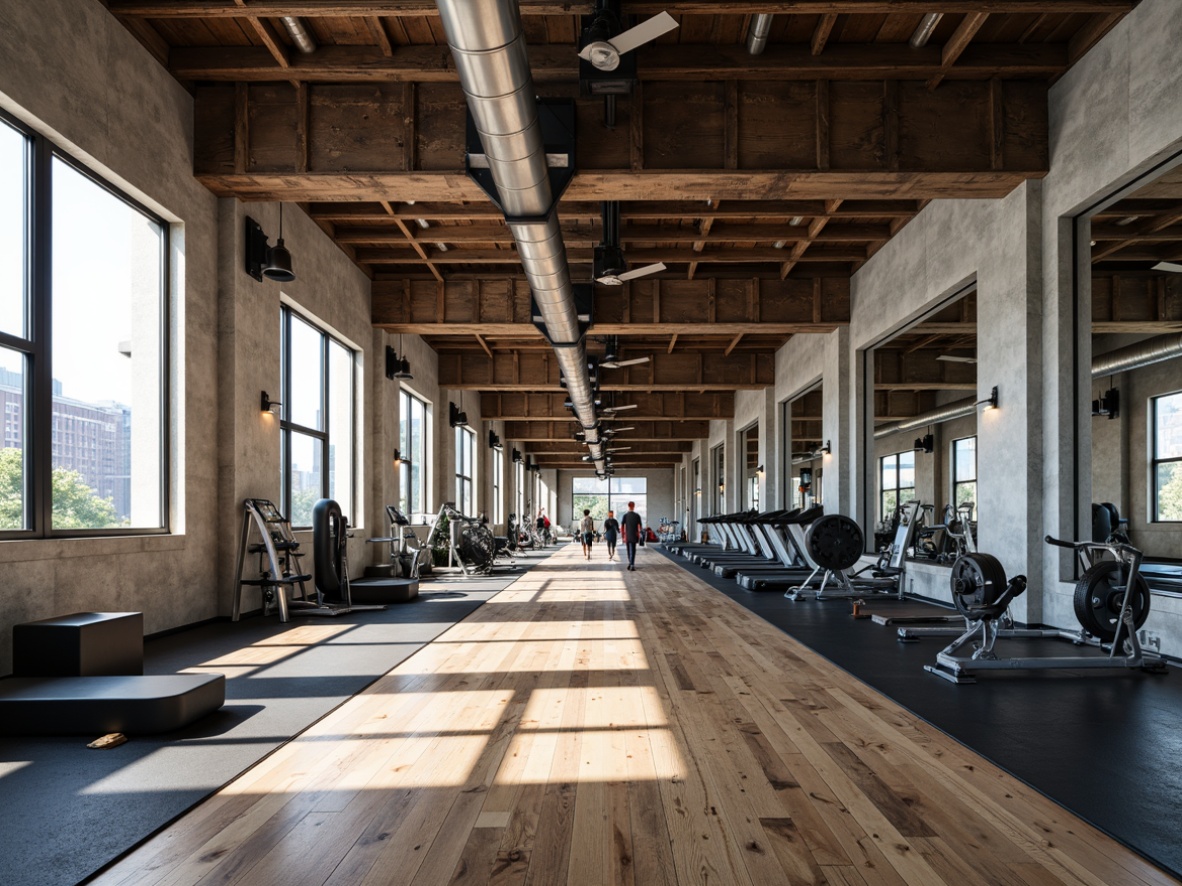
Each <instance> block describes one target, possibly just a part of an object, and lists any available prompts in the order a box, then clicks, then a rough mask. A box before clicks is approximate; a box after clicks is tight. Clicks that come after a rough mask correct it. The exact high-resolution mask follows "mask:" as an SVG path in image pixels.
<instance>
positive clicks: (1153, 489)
mask: <svg viewBox="0 0 1182 886" xmlns="http://www.w3.org/2000/svg"><path fill="white" fill-rule="evenodd" d="M1170 397H1182V391H1169V392H1168V393H1164V394H1154V395H1153V396H1152V397H1150V398H1149V458H1148V462H1149V498H1150V501H1151V502H1152V507H1151V510H1150V520H1149V522H1150V523H1169V524H1176V523H1182V520H1163V519H1162V518H1161V508H1160V506H1159V504H1158V500H1157V493H1158V488H1157V467H1158V465H1168V464H1182V455H1179V456H1175V457H1173V458H1158V456H1157V403H1158V401H1159V400H1165V399H1167V398H1170Z"/></svg>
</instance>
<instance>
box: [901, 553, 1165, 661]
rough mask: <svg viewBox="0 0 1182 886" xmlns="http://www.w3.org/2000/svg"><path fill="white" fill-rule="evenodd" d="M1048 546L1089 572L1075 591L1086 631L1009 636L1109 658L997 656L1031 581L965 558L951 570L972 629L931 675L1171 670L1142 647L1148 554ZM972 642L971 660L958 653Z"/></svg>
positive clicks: (978, 558) (993, 562)
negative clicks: (1066, 552)
mask: <svg viewBox="0 0 1182 886" xmlns="http://www.w3.org/2000/svg"><path fill="white" fill-rule="evenodd" d="M1046 542H1047V544H1051V545H1056V546H1058V547H1061V548H1069V549H1071V550H1073V551H1075V553H1076V555H1077V556H1078V557H1079V559H1080V562H1081V564H1082V565H1083V566H1084V567H1085V568H1084V571H1083V574H1082V575H1081V576H1080V578H1079V581H1078V582H1077V583H1076V586H1075V601H1074V602H1075V615H1076V618H1078V619H1079V622H1080V625H1081V629H1080V630H1079V631H1077V632H1073V631H1062V630H1057V629H1053V628H1050V629H1038V628H1030V629H1010V630H1007V631H1005V635H1006V636H1007V637H1019V638H1028V639H1037V638H1049V639H1060V640H1069V641H1071V642H1072V643H1075V644H1076V645H1081V646H1082V645H1089V646H1097V647H1099V648H1100V649H1102V650H1104V651H1105V652H1107V653H1108V654H1107V655H1058V656H1030V657H1015V658H1000V657H998V655H997V653H996V652H995V651H994V647H995V645H996V643H997V640H998V636H999V632H1000V631H1001V630H1002V629H1003V625H1004V621H1003V619H1004V616H1005V613H1006V611H1007V609H1008V608H1009V605H1010V603H1011V602H1013V601H1014V600H1015V599H1017V598H1018V597H1019V596H1021V595H1022V593H1023V592H1025V590H1026V576H1024V575H1016V576H1014V577H1013V578H1012V579H1010V580H1009V581H1008V582H1007V581H1006V575H1005V570H1004V569H1003V568H1002V565H1001V563H1000V562H998V560H997V558H996V557H992V556H990V555H989V554H982V553H974V554H965V555H964V556H963V557H960V558H959V559H958V560H957V561H956V562H955V563H954V564H953V566H952V597H953V600H954V601H955V602H956V607H957V609H959V610H960V611H961V613H962V614H963V615H964V616H965V619H966V622H967V626H966V629H965V631H964V633H962V634H961V635H960V636H959V637H957V638H956V639H955V640H953V641H952V642H951V643H950V644H948V646H946V647H945V648H944V649H943V650H941V651H940V652H939V653H938V654H937V655H936V663H935V664H931V665H924V670H925V671H927V672H928V673H930V674H935V675H936V676H937V677H940V678H942V679H944V680H948V681H949V682H951V683H975V682H976V679H975V677H974V672H976V671H983V670H1051V669H1059V668H1072V669H1074V668H1109V669H1111V668H1129V669H1131V668H1140V669H1141V670H1144V671H1149V672H1150V673H1159V674H1160V673H1165V672H1166V667H1165V662H1164V661H1163V660H1162V658H1161V656H1160V655H1158V654H1157V653H1156V652H1148V651H1146V650H1145V649H1144V648H1143V646H1142V639H1141V637H1139V636H1138V633H1137V632H1138V631H1139V630H1140V629H1141V627H1142V625H1144V624H1145V620H1146V619H1147V618H1148V617H1149V601H1150V596H1149V586H1148V584H1146V582H1145V579H1144V578H1142V576H1141V571H1140V570H1141V559H1142V554H1141V551H1139V550H1137V549H1136V548H1134V547H1133V546H1132V545H1128V544H1123V543H1121V542H1116V541H1108V542H1090V541H1062V540H1060V539H1056V538H1052V537H1051V536H1049V535H1048V536H1047V537H1046ZM969 643H972V649H973V652H972V654H971V655H969V656H965V655H958V654H957V653H958V652H960V650H961V648H962V647H964V646H966V645H967V644H969Z"/></svg>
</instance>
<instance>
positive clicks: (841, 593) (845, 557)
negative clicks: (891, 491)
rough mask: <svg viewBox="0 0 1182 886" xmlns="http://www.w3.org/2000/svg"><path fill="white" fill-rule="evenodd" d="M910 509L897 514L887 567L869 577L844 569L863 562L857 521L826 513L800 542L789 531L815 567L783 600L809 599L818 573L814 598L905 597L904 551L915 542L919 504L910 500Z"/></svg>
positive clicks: (862, 542)
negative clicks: (896, 523) (819, 578)
mask: <svg viewBox="0 0 1182 886" xmlns="http://www.w3.org/2000/svg"><path fill="white" fill-rule="evenodd" d="M908 508H909V510H908V511H907V512H906V513H904V514H901V515H900V519H899V525H898V527H897V528H896V530H895V541H894V542H893V543H892V545H891V547H890V549H889V556H888V558H887V560H886V562H885V564H883V563H881V562H880V566H881V568H880V569H879V570H878V571H877V572H875V573H874V574H873V575H872V576H871V577H870V578H863V577H861V575H860V573H853V574H851V573H850V572H849V571H848V570H849V569H850V568H852V567H853V565H854V564H855V563H857V562H858V560H859V559H860V558H861V556H862V553H863V551H864V549H865V544H866V541H865V537H864V536H863V535H862V528H861V527H860V526H859V525H858V524H857V521H855V520H852V519H851V518H849V517H847V516H845V515H844V514H827V515H825V516H824V517H821V518H820V519H818V520H815V521H813V523H812V525H810V526H809V528H808V531H807V532H804V533H803V536H804V537H803V539H801V538H800V537H799V533H800V527H790V531H791V532H792V533H793V535H792V537H793V538H794V540H795V542H796V544H797V547H798V548H799V549H800V551H801V553H802V554H803V555H804V557H805V560H806V562H808V563H810V564H811V565H812V566H813V571H812V574H811V575H809V577H808V578H807V579H806V580H805V581H803V582H802V583H800V584H799V585H797V586H795V587H792V588H789V589H788V590H787V591H786V592H785V594H784V596H785V597H786V598H787V599H789V600H792V601H794V602H796V601H800V600H807V599H808V595H807V590H808V588H809V587H810V586H811V585H812V582H813V581H814V580H815V578H816V577H817V576H818V575H820V576H821V584H820V586H819V587H818V588H817V590H816V592H815V593H814V594H813V599H814V600H820V601H824V600H853V599H860V598H862V597H865V596H867V595H868V594H872V595H875V596H876V598H881V599H892V600H902V599H904V594H903V580H904V574H905V571H906V562H907V558H906V552H907V548H908V547H909V546H910V544H911V541H912V539H913V538H914V532H915V527H916V525H917V522H918V521H917V519H916V514H917V512H918V510H919V505H918V503H916V502H912V503H911V504H910V505H908ZM863 571H864V570H863ZM827 589H829V590H827Z"/></svg>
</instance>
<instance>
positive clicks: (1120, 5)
mask: <svg viewBox="0 0 1182 886" xmlns="http://www.w3.org/2000/svg"><path fill="white" fill-rule="evenodd" d="M622 5H623V12H625V13H627V14H630V15H656V14H657V13H660V12H669V13H672V14H674V15H751V14H755V13H760V12H767V11H768V5H767V3H766V2H759V0H628V2H625V3H623V4H622ZM1134 5H1135V0H1038V2H1037V3H1031V2H1030V0H793V2H792V4H791V8H790V9H787V10H782V11H784V12H791V13H795V14H801V15H819V14H828V13H859V14H869V15H879V14H888V15H889V14H893V13H905V14H908V15H922V14H924V13H928V12H953V13H956V12H962V13H973V12H990V13H1005V12H1018V13H1029V12H1031V7H1032V6H1035V7H1036V10H1037V11H1039V12H1047V13H1076V12H1100V13H1118V12H1129V11H1131V10H1132V8H1133V6H1134ZM518 6H519V7H520V9H521V13H522V15H530V16H534V15H557V16H563V17H569V16H571V15H579V14H583V15H589V14H591V13H592V12H593V11H594V9H595V4H594V3H593V2H591V0H518ZM107 7H108V8H109V9H110V11H111V12H112V13H113V14H114V15H117V16H120V17H133V18H158V19H164V18H243V17H248V16H262V17H265V18H279V17H281V16H284V15H298V16H303V17H307V18H316V17H330V18H358V17H368V16H382V17H387V18H394V17H398V16H416V17H417V16H431V17H435V16H438V14H439V10H438V8H437V7H436V5H435V0H249V2H247V3H244V4H243V5H238V4H237V3H236V2H235V0H107Z"/></svg>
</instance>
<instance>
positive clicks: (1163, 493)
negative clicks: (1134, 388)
mask: <svg viewBox="0 0 1182 886" xmlns="http://www.w3.org/2000/svg"><path fill="white" fill-rule="evenodd" d="M1150 403H1151V404H1152V415H1153V453H1152V464H1151V465H1150V472H1151V473H1150V484H1151V486H1152V488H1153V520H1154V522H1155V523H1166V522H1179V521H1182V392H1179V393H1175V394H1166V395H1165V396H1163V397H1154V398H1153V399H1152V400H1151V401H1150Z"/></svg>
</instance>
